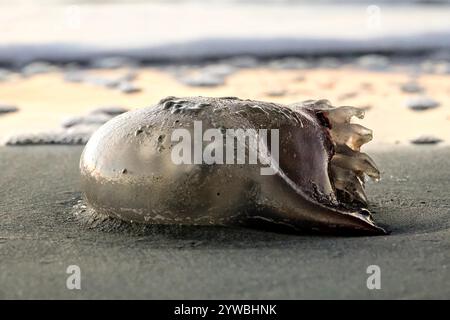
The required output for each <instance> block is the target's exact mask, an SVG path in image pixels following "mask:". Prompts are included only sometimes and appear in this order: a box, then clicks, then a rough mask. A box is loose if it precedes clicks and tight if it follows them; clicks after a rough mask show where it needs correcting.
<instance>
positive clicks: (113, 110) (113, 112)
mask: <svg viewBox="0 0 450 320" xmlns="http://www.w3.org/2000/svg"><path fill="white" fill-rule="evenodd" d="M127 111H128V109H126V108H124V107H120V106H106V107H100V108H96V109H94V110H92V111H91V112H90V113H89V114H91V115H93V114H99V113H100V114H101V113H103V114H107V115H110V116H117V115H119V114H122V113H124V112H127Z"/></svg>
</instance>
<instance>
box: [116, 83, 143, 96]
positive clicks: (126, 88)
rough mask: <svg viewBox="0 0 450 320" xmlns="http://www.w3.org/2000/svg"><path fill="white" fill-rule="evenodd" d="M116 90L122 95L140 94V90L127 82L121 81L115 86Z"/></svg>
mask: <svg viewBox="0 0 450 320" xmlns="http://www.w3.org/2000/svg"><path fill="white" fill-rule="evenodd" d="M117 89H118V90H119V91H120V92H122V93H126V94H130V93H138V92H141V91H142V89H141V88H140V87H138V86H136V85H134V84H133V83H131V82H129V81H121V82H120V83H119V84H118V85H117Z"/></svg>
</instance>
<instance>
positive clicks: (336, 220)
mask: <svg viewBox="0 0 450 320" xmlns="http://www.w3.org/2000/svg"><path fill="white" fill-rule="evenodd" d="M353 116H356V117H359V118H362V117H363V111H361V110H359V109H357V108H353V107H338V108H334V107H332V106H331V104H330V103H329V102H328V101H326V100H314V101H313V100H311V101H305V102H303V103H296V104H293V105H289V106H287V105H281V104H275V103H270V102H262V101H253V100H241V99H238V98H234V97H225V98H208V97H186V98H175V97H167V98H164V99H162V100H161V101H160V102H159V103H158V104H156V105H155V106H152V107H148V108H143V109H139V110H133V111H129V112H127V113H124V114H122V115H120V116H117V117H115V118H114V119H112V120H110V121H109V122H107V123H106V124H104V125H103V126H102V127H101V128H100V129H98V130H97V131H96V132H95V133H94V135H93V136H92V137H91V139H90V140H89V142H88V143H87V145H86V147H85V149H84V151H83V153H82V156H81V160H80V170H81V181H82V190H83V193H84V196H85V199H86V201H87V203H88V205H89V206H90V208H91V209H92V210H94V211H95V212H96V213H98V214H102V215H107V216H110V217H115V218H118V219H121V220H124V221H132V222H140V223H148V224H182V225H241V224H244V225H245V224H247V223H248V222H251V221H263V222H264V223H269V224H273V225H284V226H289V227H291V228H294V229H296V230H305V231H319V232H327V233H329V232H331V233H348V234H350V233H352V234H353V233H357V234H367V235H376V234H386V231H385V230H384V229H382V228H381V227H379V226H377V225H376V224H375V223H374V221H373V219H372V216H371V214H370V212H369V211H368V210H367V196H366V194H365V191H364V181H365V176H368V177H370V178H372V179H375V180H377V179H378V178H379V175H380V173H379V170H378V169H377V167H376V165H375V163H374V161H373V160H372V159H371V158H370V157H369V156H368V155H366V154H364V153H362V152H361V151H360V148H361V146H362V145H363V144H364V143H367V142H368V141H370V140H371V138H372V132H371V131H370V130H369V129H366V128H364V127H362V126H360V125H357V124H353V123H351V122H350V119H351V118H352V117H353ZM199 123H200V124H201V127H202V130H203V131H200V133H199V130H198V124H199ZM211 129H215V130H216V131H214V132H215V133H214V134H212V133H211V132H212V131H209V132H210V134H209V136H208V138H206V139H205V135H206V132H207V131H208V130H211ZM233 130H234V131H233ZM236 130H242V131H239V132H244V133H246V136H245V139H242V140H241V144H239V143H238V141H239V136H238V137H236V136H235V137H234V138H236V139H235V140H232V139H230V138H229V136H230V132H234V133H235V132H236ZM261 130H262V131H261ZM264 130H266V131H264ZM174 132H177V134H178V136H177V137H176V139H174ZM248 132H253V133H252V134H249V133H248ZM180 133H183V134H180ZM219 133H222V134H223V135H222V136H221V135H220V134H219ZM265 133H267V135H265ZM269 133H271V134H269ZM272 133H273V134H272ZM275 133H276V134H275ZM175 135H176V134H175ZM183 135H184V136H183ZM181 136H183V139H180V137H181ZM213 136H214V138H213ZM184 138H186V141H187V140H190V141H187V142H190V144H189V143H187V142H186V141H184V143H186V144H185V145H184V148H180V143H181V140H184ZM234 138H233V139H234ZM230 141H234V142H235V143H234V144H231V142H230ZM242 143H243V144H242ZM242 145H243V146H244V151H245V153H244V156H243V157H241V158H239V156H238V154H239V147H240V146H242ZM189 146H190V147H189ZM230 146H231V147H230ZM181 149H183V150H181ZM206 150H207V151H208V152H209V155H210V156H211V155H214V161H205V152H206ZM230 150H231V151H232V152H231V151H230ZM220 151H222V161H220V157H218V156H217V155H218V154H219V155H220V153H221V152H220ZM208 152H206V154H208ZM252 152H253V153H252ZM255 152H256V158H257V159H258V161H256V163H255V161H254V159H255V157H254V156H255V154H254V153H255ZM232 153H233V157H231V154H232ZM174 154H175V155H177V154H178V155H179V156H180V154H182V156H185V157H184V158H183V159H184V160H183V161H180V160H179V159H178V161H174ZM186 154H189V156H186ZM227 156H230V157H229V158H227ZM199 157H200V158H199ZM231 159H232V160H233V161H231ZM251 159H253V161H250V160H251ZM189 160H190V161H189ZM210 160H211V159H210ZM227 160H230V161H227ZM264 172H265V173H266V174H264ZM267 173H268V174H267Z"/></svg>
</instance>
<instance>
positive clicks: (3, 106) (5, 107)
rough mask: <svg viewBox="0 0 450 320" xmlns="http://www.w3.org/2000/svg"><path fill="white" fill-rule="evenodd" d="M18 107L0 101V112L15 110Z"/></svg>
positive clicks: (17, 109)
mask: <svg viewBox="0 0 450 320" xmlns="http://www.w3.org/2000/svg"><path fill="white" fill-rule="evenodd" d="M17 111H19V108H17V107H16V106H13V105H10V104H2V103H0V114H4V113H11V112H17Z"/></svg>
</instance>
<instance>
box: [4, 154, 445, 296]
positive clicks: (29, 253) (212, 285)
mask: <svg viewBox="0 0 450 320" xmlns="http://www.w3.org/2000/svg"><path fill="white" fill-rule="evenodd" d="M81 150H82V148H81V147H77V146H30V147H0V160H1V164H2V170H1V171H0V181H1V183H0V194H1V195H2V199H1V202H0V219H1V224H0V261H1V263H0V298H25V299H27V298H44V299H51V298H69V299H79V298H98V299H102V298H123V299H125V298H137V299H141V298H150V299H230V298H233V299H237V298H247V299H258V298H267V299H301V298H338V299H343V298H356V299H368V298H374V299H381V298H393V299H416V298H438V299H442V298H446V299H449V298H450V286H449V285H448V284H449V283H450V199H449V197H448V190H449V189H450V171H449V170H446V168H449V165H450V163H449V162H450V149H449V148H448V147H441V146H420V147H419V146H410V147H403V146H397V147H395V148H391V150H390V151H381V150H379V151H374V152H372V153H371V155H373V158H374V159H375V160H376V161H377V162H378V164H379V166H380V167H381V168H382V175H383V176H382V177H383V178H382V181H381V182H379V183H377V184H374V183H369V184H368V186H367V193H368V197H369V199H370V202H371V209H372V210H373V211H374V217H375V219H376V220H377V221H379V222H380V223H381V224H382V225H384V226H388V228H389V229H390V230H391V231H392V234H391V235H389V236H380V237H330V236H326V237H325V236H311V235H293V234H279V233H273V232H266V231H260V230H249V229H238V228H215V227H210V228H194V227H192V228H187V227H177V226H172V227H154V228H148V229H146V230H145V231H142V232H132V231H130V232H121V231H117V230H111V229H110V228H101V227H97V228H91V229H89V228H87V227H85V226H83V225H82V224H80V223H79V221H78V220H77V219H75V218H74V216H73V215H71V208H72V206H73V205H74V204H75V203H76V202H77V201H78V200H79V199H80V188H79V185H78V184H79V176H78V161H79V156H80V153H81ZM72 264H76V265H78V266H80V268H81V272H82V281H81V286H82V289H81V290H79V291H77V290H74V291H70V290H67V289H66V278H67V276H68V275H67V274H66V273H65V271H66V268H67V266H68V265H72ZM369 265H378V266H380V268H381V290H368V289H367V287H366V279H367V277H368V275H367V274H366V268H367V267H368V266H369Z"/></svg>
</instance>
